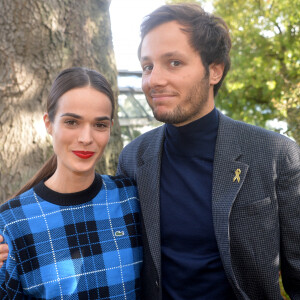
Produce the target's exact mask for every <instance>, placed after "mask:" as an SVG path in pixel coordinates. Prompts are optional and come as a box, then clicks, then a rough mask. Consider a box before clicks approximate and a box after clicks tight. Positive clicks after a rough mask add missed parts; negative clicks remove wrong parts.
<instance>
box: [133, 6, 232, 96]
mask: <svg viewBox="0 0 300 300" xmlns="http://www.w3.org/2000/svg"><path fill="white" fill-rule="evenodd" d="M171 21H177V22H178V23H179V24H181V25H182V27H183V28H182V30H183V31H184V32H187V34H188V36H189V41H190V45H191V46H192V47H193V48H194V49H195V50H196V51H197V52H198V53H199V55H200V57H201V60H202V63H203V66H204V68H205V69H206V72H208V71H209V65H210V64H212V63H216V64H224V71H223V76H222V78H221V80H220V81H219V82H218V84H216V85H215V86H214V95H215V96H216V95H217V93H218V90H219V88H220V87H221V85H222V81H223V80H224V78H225V76H226V74H227V72H228V71H229V69H230V56H229V51H230V48H231V39H230V35H229V30H228V27H227V25H226V23H225V21H224V20H223V19H221V18H219V17H216V16H214V15H212V14H209V13H206V12H205V11H204V10H203V9H202V8H201V6H199V5H198V4H195V3H179V4H166V5H163V6H161V7H159V8H157V9H156V10H155V11H153V12H152V13H151V14H149V15H148V16H146V18H145V19H144V21H143V23H142V25H141V43H140V45H139V49H138V56H139V58H140V56H141V46H142V43H143V40H144V37H145V36H146V35H147V34H148V33H149V32H150V31H151V30H152V29H154V28H155V27H157V26H159V25H161V24H164V23H167V22H171Z"/></svg>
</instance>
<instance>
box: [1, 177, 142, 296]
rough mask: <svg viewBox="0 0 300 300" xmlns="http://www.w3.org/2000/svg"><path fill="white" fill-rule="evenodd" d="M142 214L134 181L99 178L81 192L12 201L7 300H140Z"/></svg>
mask: <svg viewBox="0 0 300 300" xmlns="http://www.w3.org/2000/svg"><path fill="white" fill-rule="evenodd" d="M139 210H140V209H139V201H138V198H137V190H136V186H135V183H134V182H133V181H132V180H131V179H128V178H121V177H111V176H107V175H101V176H100V175H99V174H96V176H95V180H94V182H93V184H92V185H91V186H90V187H89V188H88V189H86V190H84V191H81V192H78V193H71V194H61V193H57V192H54V191H52V190H50V189H48V188H47V187H46V186H45V185H44V183H43V182H40V183H39V184H38V185H36V186H35V187H34V188H32V189H30V190H28V191H26V192H25V193H23V194H21V195H20V196H18V197H16V198H14V199H12V200H9V201H8V202H6V203H5V204H3V205H2V206H1V208H0V232H1V234H2V235H3V236H4V239H5V242H6V243H8V245H9V249H10V252H9V256H8V259H7V261H5V262H4V265H3V267H2V268H1V269H0V299H3V300H4V299H15V300H17V299H40V300H42V299H52V300H58V299H59V300H61V299H70V300H71V299H72V300H76V299H81V300H86V299H91V300H92V299H114V300H124V299H126V300H134V299H140V298H139V293H140V269H141V265H142V246H141V237H140V229H139V227H140V221H139Z"/></svg>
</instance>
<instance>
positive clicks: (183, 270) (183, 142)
mask: <svg viewBox="0 0 300 300" xmlns="http://www.w3.org/2000/svg"><path fill="white" fill-rule="evenodd" d="M218 125H219V122H218V112H217V110H216V109H215V108H214V109H213V110H212V111H211V112H210V113H209V114H207V115H205V116H204V117H202V118H200V119H199V120H196V121H194V122H192V123H190V124H187V125H184V126H181V127H175V126H173V125H170V124H167V125H166V131H165V141H164V150H163V155H162V168H161V182H160V199H161V204H160V205H161V249H162V279H163V280H162V286H163V300H169V299H172V300H186V299H192V300H194V299H224V300H225V299H235V297H234V294H233V292H232V289H231V287H230V285H229V283H228V280H227V278H226V276H225V272H224V269H223V266H222V262H221V258H220V254H219V251H218V247H217V242H216V238H215V233H214V228H213V219H212V205H211V199H212V174H213V161H214V152H215V145H216V139H217V131H218Z"/></svg>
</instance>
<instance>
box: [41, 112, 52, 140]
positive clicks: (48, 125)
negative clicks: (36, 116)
mask: <svg viewBox="0 0 300 300" xmlns="http://www.w3.org/2000/svg"><path fill="white" fill-rule="evenodd" d="M43 119H44V124H45V127H46V130H47V132H48V133H49V134H50V135H52V123H51V121H50V119H49V115H48V113H45V114H44V116H43Z"/></svg>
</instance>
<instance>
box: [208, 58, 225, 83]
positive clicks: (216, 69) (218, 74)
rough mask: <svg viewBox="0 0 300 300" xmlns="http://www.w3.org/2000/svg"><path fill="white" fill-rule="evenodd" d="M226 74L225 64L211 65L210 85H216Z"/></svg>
mask: <svg viewBox="0 0 300 300" xmlns="http://www.w3.org/2000/svg"><path fill="white" fill-rule="evenodd" d="M223 72H224V64H215V63H212V64H210V65H209V83H210V84H211V85H216V84H217V83H218V82H219V81H220V80H221V78H222V76H223Z"/></svg>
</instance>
